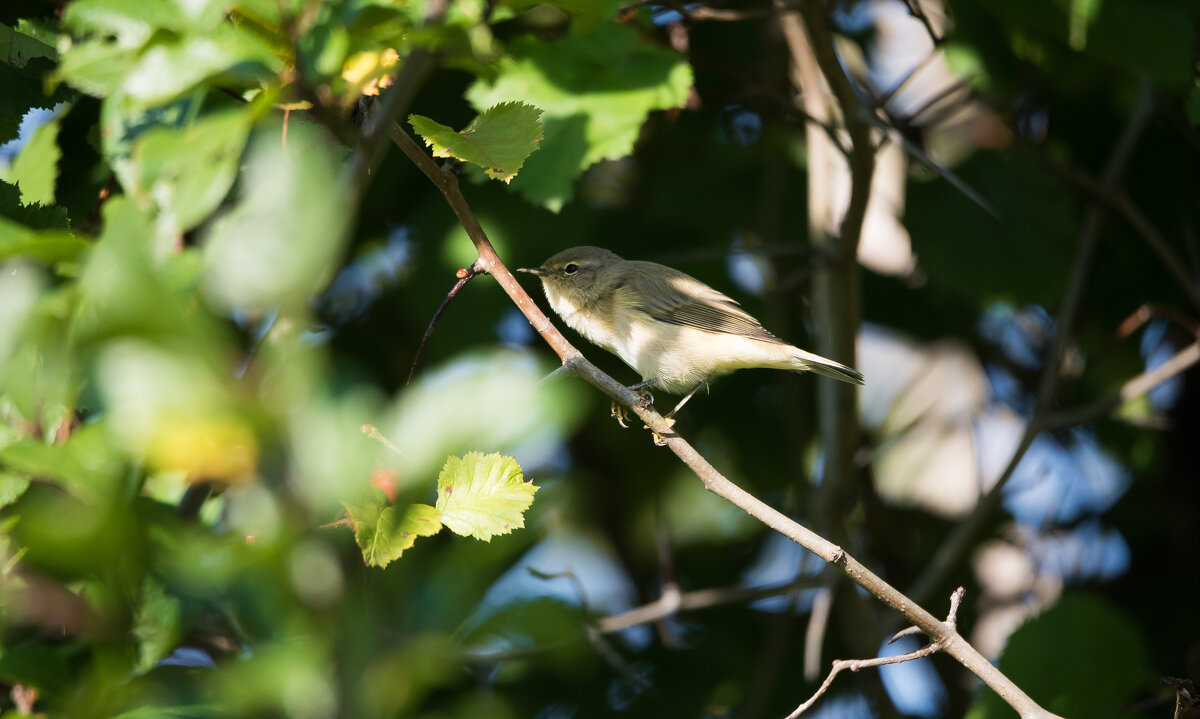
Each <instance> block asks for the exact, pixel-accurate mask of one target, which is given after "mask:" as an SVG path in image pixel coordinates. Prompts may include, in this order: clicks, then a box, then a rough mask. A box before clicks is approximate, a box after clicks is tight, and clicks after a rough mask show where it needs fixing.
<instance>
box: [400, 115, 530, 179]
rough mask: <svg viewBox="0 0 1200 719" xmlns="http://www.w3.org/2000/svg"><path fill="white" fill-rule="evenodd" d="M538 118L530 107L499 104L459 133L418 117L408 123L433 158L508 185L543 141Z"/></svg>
mask: <svg viewBox="0 0 1200 719" xmlns="http://www.w3.org/2000/svg"><path fill="white" fill-rule="evenodd" d="M541 114H542V111H541V110H539V109H538V108H536V107H534V106H533V105H527V104H525V103H523V102H502V103H500V104H499V105H495V106H493V107H489V108H488V109H487V110H484V111H483V112H482V113H481V114H480V115H479V116H478V117H476V118H475V119H474V120H473V121H472V122H471V124H470V125H468V126H467V128H466V129H465V130H463V131H462V132H455V131H454V130H453V129H451V128H449V127H446V126H445V125H442V124H441V123H438V122H434V121H433V120H430V119H429V118H428V117H423V116H421V115H409V117H408V122H409V124H410V125H412V128H413V129H414V130H416V132H417V134H418V135H420V136H421V137H422V138H423V139H424V140H425V144H426V145H428V146H429V147H431V148H433V156H434V157H453V158H456V159H459V160H462V161H463V162H470V163H472V164H475V165H479V166H480V167H482V168H483V171H484V172H485V173H487V175H488V177H491V178H494V179H498V180H503V181H504V182H511V181H512V179H513V178H514V177H516V175H517V171H518V170H520V169H521V166H522V165H523V164H525V158H527V157H529V156H530V155H531V154H533V151H534V150H536V149H538V145H539V144H540V143H541V141H542V122H541V120H540V119H538V118H539V117H541Z"/></svg>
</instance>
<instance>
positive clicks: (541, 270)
mask: <svg viewBox="0 0 1200 719" xmlns="http://www.w3.org/2000/svg"><path fill="white" fill-rule="evenodd" d="M517 272H528V273H529V274H531V275H537V276H538V277H545V276H546V275H547V274H548V273H547V272H546V268H545V267H518V268H517Z"/></svg>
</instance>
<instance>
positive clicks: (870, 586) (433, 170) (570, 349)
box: [390, 123, 1054, 719]
mask: <svg viewBox="0 0 1200 719" xmlns="http://www.w3.org/2000/svg"><path fill="white" fill-rule="evenodd" d="M390 134H391V137H392V139H393V140H394V141H395V143H396V145H397V146H398V147H399V148H400V150H401V151H402V152H404V154H405V155H406V156H407V157H408V158H409V159H410V160H412V162H413V163H414V164H415V165H416V166H417V167H418V169H420V170H421V171H422V172H423V173H425V175H426V176H427V177H428V178H429V179H430V181H431V182H433V184H434V186H435V187H437V188H438V190H439V191H440V192H441V193H442V195H443V197H445V198H446V202H447V203H449V205H450V208H451V209H452V210H453V211H454V214H455V215H456V216H457V217H458V219H459V221H460V222H461V223H462V225H463V228H464V229H465V230H466V231H467V236H468V237H470V239H471V242H472V244H474V245H475V249H476V251H477V252H478V253H479V260H478V262H479V266H480V267H481V269H482V270H483V271H485V272H487V273H488V274H491V275H492V276H493V277H495V278H496V281H497V282H498V283H499V284H500V286H501V287H502V288H503V289H504V291H505V292H506V293H507V294H508V296H509V298H510V299H511V300H512V301H513V303H514V304H516V306H517V308H518V309H520V310H521V312H522V313H523V314H524V315H525V317H526V318H527V319H528V320H529V322H530V324H531V325H533V328H534V329H535V330H536V331H537V332H538V334H539V335H541V337H542V339H543V340H545V342H546V344H548V345H549V346H550V348H551V349H553V350H554V352H555V353H556V354H558V356H559V358H560V359H561V360H562V363H563V365H564V366H565V367H567V368H569V369H570V370H571V371H572V372H574V373H575V374H576V375H578V376H579V377H581V378H582V379H584V380H585V381H587V382H588V383H589V384H591V385H592V386H594V387H596V388H598V389H599V390H600V391H602V392H604V394H606V395H608V396H609V397H610V398H612V399H614V400H616V401H617V402H619V403H621V404H622V405H624V406H625V407H626V408H627V409H628V410H629V411H630V412H631V413H633V414H635V415H637V416H638V417H639V418H640V419H641V420H642V421H643V422H645V423H646V427H647V428H648V429H650V430H652V431H653V432H656V433H657V434H659V435H660V436H662V437H663V438H664V440H665V442H666V445H667V447H669V448H670V449H671V451H672V452H674V453H675V455H676V456H677V457H679V458H680V459H681V460H682V461H683V463H684V464H686V465H687V466H688V468H689V469H691V470H692V471H693V472H694V473H695V474H696V476H697V477H699V478H700V481H701V482H703V483H704V486H705V487H706V488H707V489H708V490H709V491H710V492H712V493H714V494H716V495H717V496H719V497H722V498H724V499H726V500H728V501H729V502H731V503H733V504H734V505H736V506H737V507H739V508H741V509H742V510H743V511H745V512H746V513H747V514H749V515H751V516H752V517H754V518H756V519H758V520H759V521H760V522H762V523H763V524H765V525H767V526H768V527H770V528H771V529H774V530H775V531H777V532H779V533H780V534H783V535H784V536H785V537H787V538H789V539H791V540H792V541H794V542H796V543H797V544H799V545H801V546H802V547H804V548H806V549H808V550H809V551H811V552H813V553H814V554H816V555H817V556H819V557H821V558H822V559H824V560H825V561H826V562H828V563H830V564H831V565H833V566H835V567H836V568H837V569H838V570H839V571H841V572H843V573H844V574H845V575H846V576H848V577H850V579H852V580H853V581H854V582H856V583H857V584H859V585H860V586H862V587H863V588H864V589H866V590H867V591H868V592H870V593H871V594H873V595H875V596H876V597H879V599H880V600H882V601H883V602H884V603H885V604H887V605H888V606H889V607H892V608H893V609H895V610H896V611H898V612H900V613H901V614H903V615H904V617H905V618H906V619H907V620H908V621H909V622H910V623H912V624H914V625H916V626H918V627H920V628H921V630H922V631H924V632H925V633H926V634H927V635H928V636H929V637H930V638H931V639H932V640H933V641H937V642H941V643H942V644H943V646H944V648H945V651H946V652H947V653H948V654H950V655H951V656H953V657H954V658H955V659H957V660H958V661H959V662H961V663H962V664H963V665H964V666H965V667H967V669H969V670H970V671H971V672H972V673H974V674H975V675H976V676H978V677H979V678H980V679H982V680H983V681H984V683H986V684H987V685H988V686H990V687H991V688H992V689H993V690H995V692H996V693H997V694H998V695H999V696H1000V697H1002V698H1003V699H1004V700H1005V701H1006V702H1008V703H1009V704H1010V705H1011V706H1013V708H1015V709H1016V710H1017V711H1018V712H1019V713H1020V714H1021V716H1022V717H1026V718H1030V719H1031V718H1033V717H1038V718H1039V719H1041V718H1046V717H1053V716H1054V715H1053V714H1051V713H1049V712H1047V711H1046V710H1044V709H1042V708H1041V707H1039V706H1038V705H1037V703H1036V702H1034V701H1033V700H1032V699H1030V698H1029V696H1028V695H1026V694H1025V693H1024V692H1023V691H1021V689H1020V688H1019V687H1018V686H1017V685H1016V684H1014V683H1013V682H1012V680H1010V679H1009V678H1008V677H1006V676H1004V674H1003V673H1001V672H1000V670H998V669H997V668H996V667H994V666H992V664H991V663H990V662H989V661H988V660H987V658H986V657H984V656H983V655H982V654H980V653H979V652H978V651H976V650H975V648H974V647H972V646H971V645H970V644H969V643H968V642H967V640H965V639H963V638H962V636H960V635H959V634H958V633H957V631H955V630H954V629H953V628H951V627H948V626H946V625H945V624H944V623H943V622H941V621H939V620H938V619H937V618H936V617H934V616H933V615H932V614H930V613H929V612H926V611H925V610H924V609H922V608H921V607H919V606H917V605H916V604H915V603H914V602H913V601H912V600H910V599H909V598H908V597H905V596H904V595H903V594H900V592H898V591H897V590H896V589H895V588H894V587H892V586H891V585H890V584H888V583H887V582H884V581H883V580H882V579H880V578H879V577H878V576H876V575H875V574H874V573H873V572H871V570H869V569H867V568H866V567H865V566H863V565H862V564H861V563H860V562H859V561H858V560H856V559H854V558H853V557H852V556H850V555H849V554H847V553H846V552H845V551H844V550H842V548H841V547H838V546H837V545H835V544H834V543H832V542H830V541H828V540H826V539H825V538H823V537H821V536H819V535H817V534H816V533H814V532H813V531H812V530H810V529H808V528H806V527H804V526H803V525H801V524H799V523H798V522H795V521H794V520H792V519H790V518H788V517H787V516H785V515H784V514H782V513H781V512H779V511H778V510H776V509H774V508H773V507H771V506H770V505H768V504H766V503H765V502H763V501H762V500H760V499H758V498H757V497H755V496H754V495H752V494H750V493H749V492H747V491H746V490H744V489H742V488H741V487H739V486H737V485H736V484H734V483H733V482H731V481H730V480H729V479H728V478H726V477H725V476H724V475H722V474H721V473H720V472H718V471H717V470H716V468H714V467H713V466H712V465H711V464H709V462H708V460H706V459H705V458H704V457H703V456H701V454H700V453H699V452H697V451H696V449H695V448H694V447H692V445H691V444H689V443H688V442H687V440H685V439H683V437H681V436H679V435H678V433H676V432H674V431H672V429H671V426H670V425H669V424H668V423H667V421H666V420H665V419H664V418H663V416H662V415H660V414H659V413H658V412H656V411H655V410H653V409H652V408H647V407H643V406H642V402H641V398H640V397H639V396H638V395H636V394H634V393H633V392H632V391H631V390H630V389H629V388H628V387H625V386H624V385H622V384H621V383H619V382H617V381H616V380H615V379H613V378H612V377H609V376H608V375H607V374H605V373H604V372H602V371H600V369H599V368H597V367H596V366H595V365H594V364H592V363H591V362H589V361H588V360H587V358H585V357H584V356H583V354H582V353H581V352H580V351H579V350H577V349H576V348H575V347H574V346H572V345H571V343H570V342H568V341H567V339H566V338H565V337H563V335H562V333H561V332H559V331H558V328H556V327H555V326H554V325H553V323H551V322H550V320H549V318H547V317H546V315H545V314H544V313H543V312H542V311H541V309H540V308H538V306H537V304H536V303H534V301H533V299H532V298H530V297H529V295H528V294H527V293H526V292H525V290H524V288H522V287H521V285H520V284H519V283H518V282H517V280H516V278H515V277H513V275H512V273H511V272H509V270H508V268H507V267H505V265H504V263H503V262H502V261H501V260H500V258H499V257H498V256H497V255H496V251H495V249H494V248H493V247H492V244H491V242H490V241H489V240H488V238H487V235H486V233H484V231H483V228H482V227H481V226H480V224H479V221H478V219H477V218H476V217H475V214H474V213H473V212H472V211H471V208H470V206H469V205H468V204H467V201H466V198H465V197H463V194H462V190H461V189H460V188H459V186H458V178H457V177H456V176H455V175H453V174H452V173H449V172H446V171H444V170H442V169H441V168H440V167H438V165H437V163H435V162H434V161H433V160H432V159H431V158H430V157H429V156H428V155H426V154H425V153H424V152H423V151H422V150H421V148H420V147H419V146H418V145H417V143H416V141H414V140H413V138H412V137H411V136H409V134H408V133H407V132H405V131H404V130H403V128H401V127H400V126H399V125H397V124H394V123H393V124H392V126H391V128H390Z"/></svg>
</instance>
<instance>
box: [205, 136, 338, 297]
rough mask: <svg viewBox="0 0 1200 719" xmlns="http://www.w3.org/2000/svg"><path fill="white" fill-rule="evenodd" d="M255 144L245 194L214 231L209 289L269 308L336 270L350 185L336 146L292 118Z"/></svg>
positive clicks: (311, 291) (208, 248)
mask: <svg viewBox="0 0 1200 719" xmlns="http://www.w3.org/2000/svg"><path fill="white" fill-rule="evenodd" d="M288 142H289V147H288V149H286V150H285V149H284V148H283V146H282V143H281V141H280V136H279V133H278V128H275V131H263V132H262V133H261V134H259V135H258V136H257V139H256V141H255V142H254V143H253V144H252V145H251V148H250V151H249V157H248V159H247V163H246V164H247V168H246V171H245V173H244V176H243V181H242V197H241V198H240V200H239V202H238V204H237V205H236V206H235V207H234V208H233V209H232V210H231V211H230V212H229V213H228V214H226V215H225V216H224V217H222V218H220V219H219V220H217V221H216V222H215V223H214V224H213V226H212V229H211V231H210V232H209V233H208V236H207V238H206V242H205V246H204V261H205V277H204V282H205V289H206V290H207V292H208V295H209V297H210V298H211V299H213V300H215V301H216V302H217V303H218V304H220V305H223V306H225V307H227V308H230V309H232V308H238V309H241V310H244V311H251V312H268V311H271V310H273V309H275V308H277V307H279V306H281V305H282V306H284V307H292V306H298V305H301V304H303V303H305V302H307V301H308V300H309V299H310V298H311V297H312V296H313V295H315V294H317V293H318V292H320V291H321V290H322V289H324V287H325V283H326V282H328V281H329V279H330V277H331V276H332V275H333V271H334V268H335V267H336V264H337V258H338V257H339V256H340V255H341V252H342V245H343V243H344V241H345V234H346V222H347V220H348V219H350V216H348V215H347V214H346V212H345V208H346V205H345V199H344V187H343V185H342V183H341V182H340V179H341V177H340V170H339V168H338V165H337V161H336V158H335V157H334V155H333V152H332V149H331V148H330V147H329V146H328V144H327V143H326V141H325V139H324V136H323V135H321V134H320V133H318V132H317V131H315V129H314V128H312V127H306V126H304V125H303V124H300V123H293V124H292V126H291V129H290V137H289V140H288Z"/></svg>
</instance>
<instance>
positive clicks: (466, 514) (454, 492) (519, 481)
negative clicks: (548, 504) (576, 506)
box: [437, 452, 538, 542]
mask: <svg viewBox="0 0 1200 719" xmlns="http://www.w3.org/2000/svg"><path fill="white" fill-rule="evenodd" d="M523 479H524V477H523V476H522V474H521V465H519V464H517V461H516V460H515V459H513V458H512V457H505V456H503V455H500V454H497V453H494V452H493V453H492V454H483V453H482V452H468V453H467V454H466V456H463V457H450V458H448V459H447V460H446V466H444V467H443V468H442V472H441V474H439V475H438V497H437V509H438V512H439V514H440V516H441V520H442V524H445V525H446V526H447V527H448V528H449V529H450V531H452V532H454V533H455V534H461V535H463V536H471V537H475V538H476V539H482V540H483V541H485V542H487V541H490V540H491V538H492V537H494V536H496V535H498V534H508V533H509V532H511V531H512V530H513V529H517V528H520V527H524V526H525V510H526V509H529V505H531V504H533V495H534V493H536V492H537V490H538V488H537V487H536V486H534V484H533V483H532V482H525V481H523Z"/></svg>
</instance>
